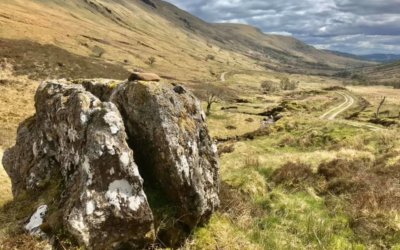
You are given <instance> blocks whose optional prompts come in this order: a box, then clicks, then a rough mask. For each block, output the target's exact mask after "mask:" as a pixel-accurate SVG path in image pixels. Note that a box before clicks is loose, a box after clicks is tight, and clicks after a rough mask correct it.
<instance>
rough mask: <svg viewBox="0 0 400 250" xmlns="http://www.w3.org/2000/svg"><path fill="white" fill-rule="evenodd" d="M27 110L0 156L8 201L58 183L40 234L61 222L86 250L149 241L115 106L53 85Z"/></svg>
mask: <svg viewBox="0 0 400 250" xmlns="http://www.w3.org/2000/svg"><path fill="white" fill-rule="evenodd" d="M35 105H36V115H35V117H32V118H30V119H28V120H27V121H25V122H24V123H22V124H21V125H20V127H19V130H18V137H17V143H16V145H15V146H14V147H13V148H11V149H9V150H7V151H6V152H5V153H4V158H3V165H4V167H5V169H6V171H7V173H8V174H9V176H10V177H11V180H12V184H13V193H14V195H15V196H18V195H19V194H21V193H24V192H31V193H32V194H33V195H34V194H37V193H40V192H41V191H42V190H43V189H46V188H47V186H48V185H49V183H50V182H51V181H53V182H54V181H55V180H54V178H59V180H56V181H57V182H60V183H62V185H60V186H62V188H63V190H61V191H60V192H56V193H55V197H52V198H53V199H52V200H54V201H55V202H54V203H53V204H48V206H49V210H48V211H49V212H48V214H47V216H46V217H45V218H44V223H47V224H50V225H47V226H48V227H54V228H57V227H58V226H60V225H54V224H57V223H61V224H62V227H64V228H65V229H66V230H67V231H68V232H69V233H70V234H72V235H74V236H75V237H76V238H77V239H78V240H79V241H80V242H81V243H83V244H84V245H86V246H87V247H88V248H90V249H112V248H115V247H118V246H120V245H127V246H130V247H132V248H142V247H144V246H146V245H147V244H149V243H151V242H153V241H154V229H153V215H152V212H151V209H150V207H149V205H148V202H147V198H146V195H145V193H144V192H143V188H142V182H143V181H142V178H141V177H140V175H139V172H138V168H137V166H136V164H135V162H134V159H133V152H132V150H131V149H130V148H129V147H128V145H127V143H126V133H125V128H124V123H123V120H122V118H121V115H120V113H119V111H118V109H117V108H116V106H115V105H114V104H112V103H109V102H101V101H100V100H99V99H98V98H97V97H95V96H94V95H92V94H90V93H89V92H87V91H86V90H85V89H84V88H83V87H82V86H80V85H67V84H63V83H60V82H45V83H43V84H41V85H40V87H39V89H38V91H37V93H36V96H35ZM58 176H59V177H58ZM56 194H59V195H56ZM54 217H56V218H58V217H59V218H60V220H57V219H54ZM46 221H47V222H46Z"/></svg>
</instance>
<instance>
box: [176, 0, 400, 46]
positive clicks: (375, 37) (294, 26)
mask: <svg viewBox="0 0 400 250" xmlns="http://www.w3.org/2000/svg"><path fill="white" fill-rule="evenodd" d="M169 2H171V3H173V4H176V5H177V6H178V7H181V8H183V9H185V10H187V11H189V12H191V13H193V14H194V15H196V16H199V17H201V18H203V19H204V20H206V21H208V22H241V23H246V24H250V25H253V26H256V27H258V28H260V29H261V30H263V31H264V32H266V33H268V32H274V33H283V34H293V36H294V37H296V38H299V39H301V40H303V41H305V42H307V43H310V44H312V45H316V46H318V47H326V48H331V49H336V50H340V51H344V52H349V53H400V25H399V23H400V0H362V1H361V0H302V1H299V0H285V1H282V0H268V1H265V0H191V1H188V0H170V1H169ZM350 37H351V39H350Z"/></svg>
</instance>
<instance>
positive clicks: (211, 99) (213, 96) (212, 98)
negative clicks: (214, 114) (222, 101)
mask: <svg viewBox="0 0 400 250" xmlns="http://www.w3.org/2000/svg"><path fill="white" fill-rule="evenodd" d="M218 100H219V98H218V95H217V93H215V92H213V91H209V92H207V111H206V114H207V115H210V113H211V106H212V105H213V104H214V103H217V102H218Z"/></svg>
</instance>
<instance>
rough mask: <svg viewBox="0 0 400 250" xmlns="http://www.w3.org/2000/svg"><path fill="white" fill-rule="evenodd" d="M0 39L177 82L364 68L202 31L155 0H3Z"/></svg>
mask: <svg viewBox="0 0 400 250" xmlns="http://www.w3.org/2000/svg"><path fill="white" fill-rule="evenodd" d="M0 38H7V39H15V40H22V39H26V40H31V41H34V42H38V43H40V44H50V45H55V46H57V47H60V48H62V49H65V50H67V51H69V52H71V53H74V54H77V55H80V56H85V57H89V58H92V59H93V60H95V61H96V60H100V61H103V62H108V63H113V64H117V65H120V66H121V67H124V68H126V69H132V68H142V69H148V68H151V70H152V71H155V72H157V73H160V74H161V75H163V76H165V77H169V78H176V79H179V80H202V81H213V80H216V79H217V78H218V75H219V73H221V72H224V71H228V70H230V69H231V68H232V67H234V68H235V69H251V70H263V69H265V68H266V67H267V68H272V69H277V70H288V69H292V71H296V70H297V71H299V70H303V69H304V68H305V69H310V70H312V71H310V73H314V71H315V69H317V72H315V73H319V72H318V70H319V71H323V72H326V70H328V72H329V70H331V68H334V69H340V68H343V67H351V66H360V65H363V64H364V62H362V61H358V60H355V59H351V58H344V57H340V56H336V55H334V54H331V53H328V52H322V51H319V50H317V49H315V48H313V47H311V46H308V45H305V44H304V43H302V42H300V41H298V40H295V39H293V38H289V37H282V36H271V35H265V34H263V33H262V32H260V31H259V30H257V29H255V28H252V27H249V26H244V25H230V24H209V23H207V22H204V21H202V20H201V19H199V18H197V17H194V16H192V15H190V14H189V13H187V12H184V11H182V10H180V9H178V8H176V7H175V6H173V5H172V4H169V3H166V2H164V1H159V0H157V1H156V0H146V1H142V0H135V1H128V0H119V1H111V0H71V1H61V0H32V1H28V2H27V1H23V0H12V1H11V0H5V1H2V2H1V3H0ZM2 56H4V55H2ZM150 57H154V58H155V63H154V64H153V65H150V64H151V63H149V60H148V59H149V58H150ZM260 61H261V62H260ZM303 71H304V70H303ZM188 72H190V74H187V73H188Z"/></svg>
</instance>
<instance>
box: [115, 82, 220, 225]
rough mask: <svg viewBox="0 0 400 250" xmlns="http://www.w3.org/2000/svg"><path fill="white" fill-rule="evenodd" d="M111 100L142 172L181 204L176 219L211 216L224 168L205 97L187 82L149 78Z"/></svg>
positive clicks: (128, 85) (198, 221) (121, 89)
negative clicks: (208, 121)
mask: <svg viewBox="0 0 400 250" xmlns="http://www.w3.org/2000/svg"><path fill="white" fill-rule="evenodd" d="M111 101H112V102H114V103H116V104H117V106H118V108H119V110H120V112H121V114H122V116H123V118H124V121H125V126H126V129H127V133H128V137H129V144H130V145H131V147H132V148H133V149H134V151H135V158H136V160H137V162H138V164H139V168H140V169H141V172H142V173H144V174H146V177H147V178H148V179H149V180H150V181H152V182H157V183H158V184H159V185H160V187H161V189H162V190H163V191H164V193H165V195H166V196H167V197H168V198H169V199H170V200H172V201H174V202H175V204H176V205H177V209H178V211H177V214H176V218H177V223H181V224H182V225H183V226H184V227H185V228H186V229H188V230H189V231H190V230H191V229H192V228H193V227H195V226H196V225H198V224H202V223H204V222H206V221H207V220H208V219H209V218H210V216H211V214H212V213H213V212H214V211H215V209H216V208H217V207H218V206H219V199H218V189H219V174H218V171H219V168H218V156H217V148H216V146H215V145H214V144H213V143H212V140H211V139H210V136H209V134H208V129H207V125H206V123H205V119H206V118H205V114H204V112H203V111H202V109H201V105H200V102H199V101H198V100H197V99H196V98H195V97H194V96H193V94H191V93H190V92H189V91H186V90H185V89H184V88H183V87H182V86H175V87H173V86H172V85H167V84H164V83H161V82H144V81H134V82H128V83H125V84H122V85H120V86H119V87H118V89H117V90H116V91H115V92H114V93H113V95H112V97H111ZM146 177H145V179H146Z"/></svg>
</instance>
